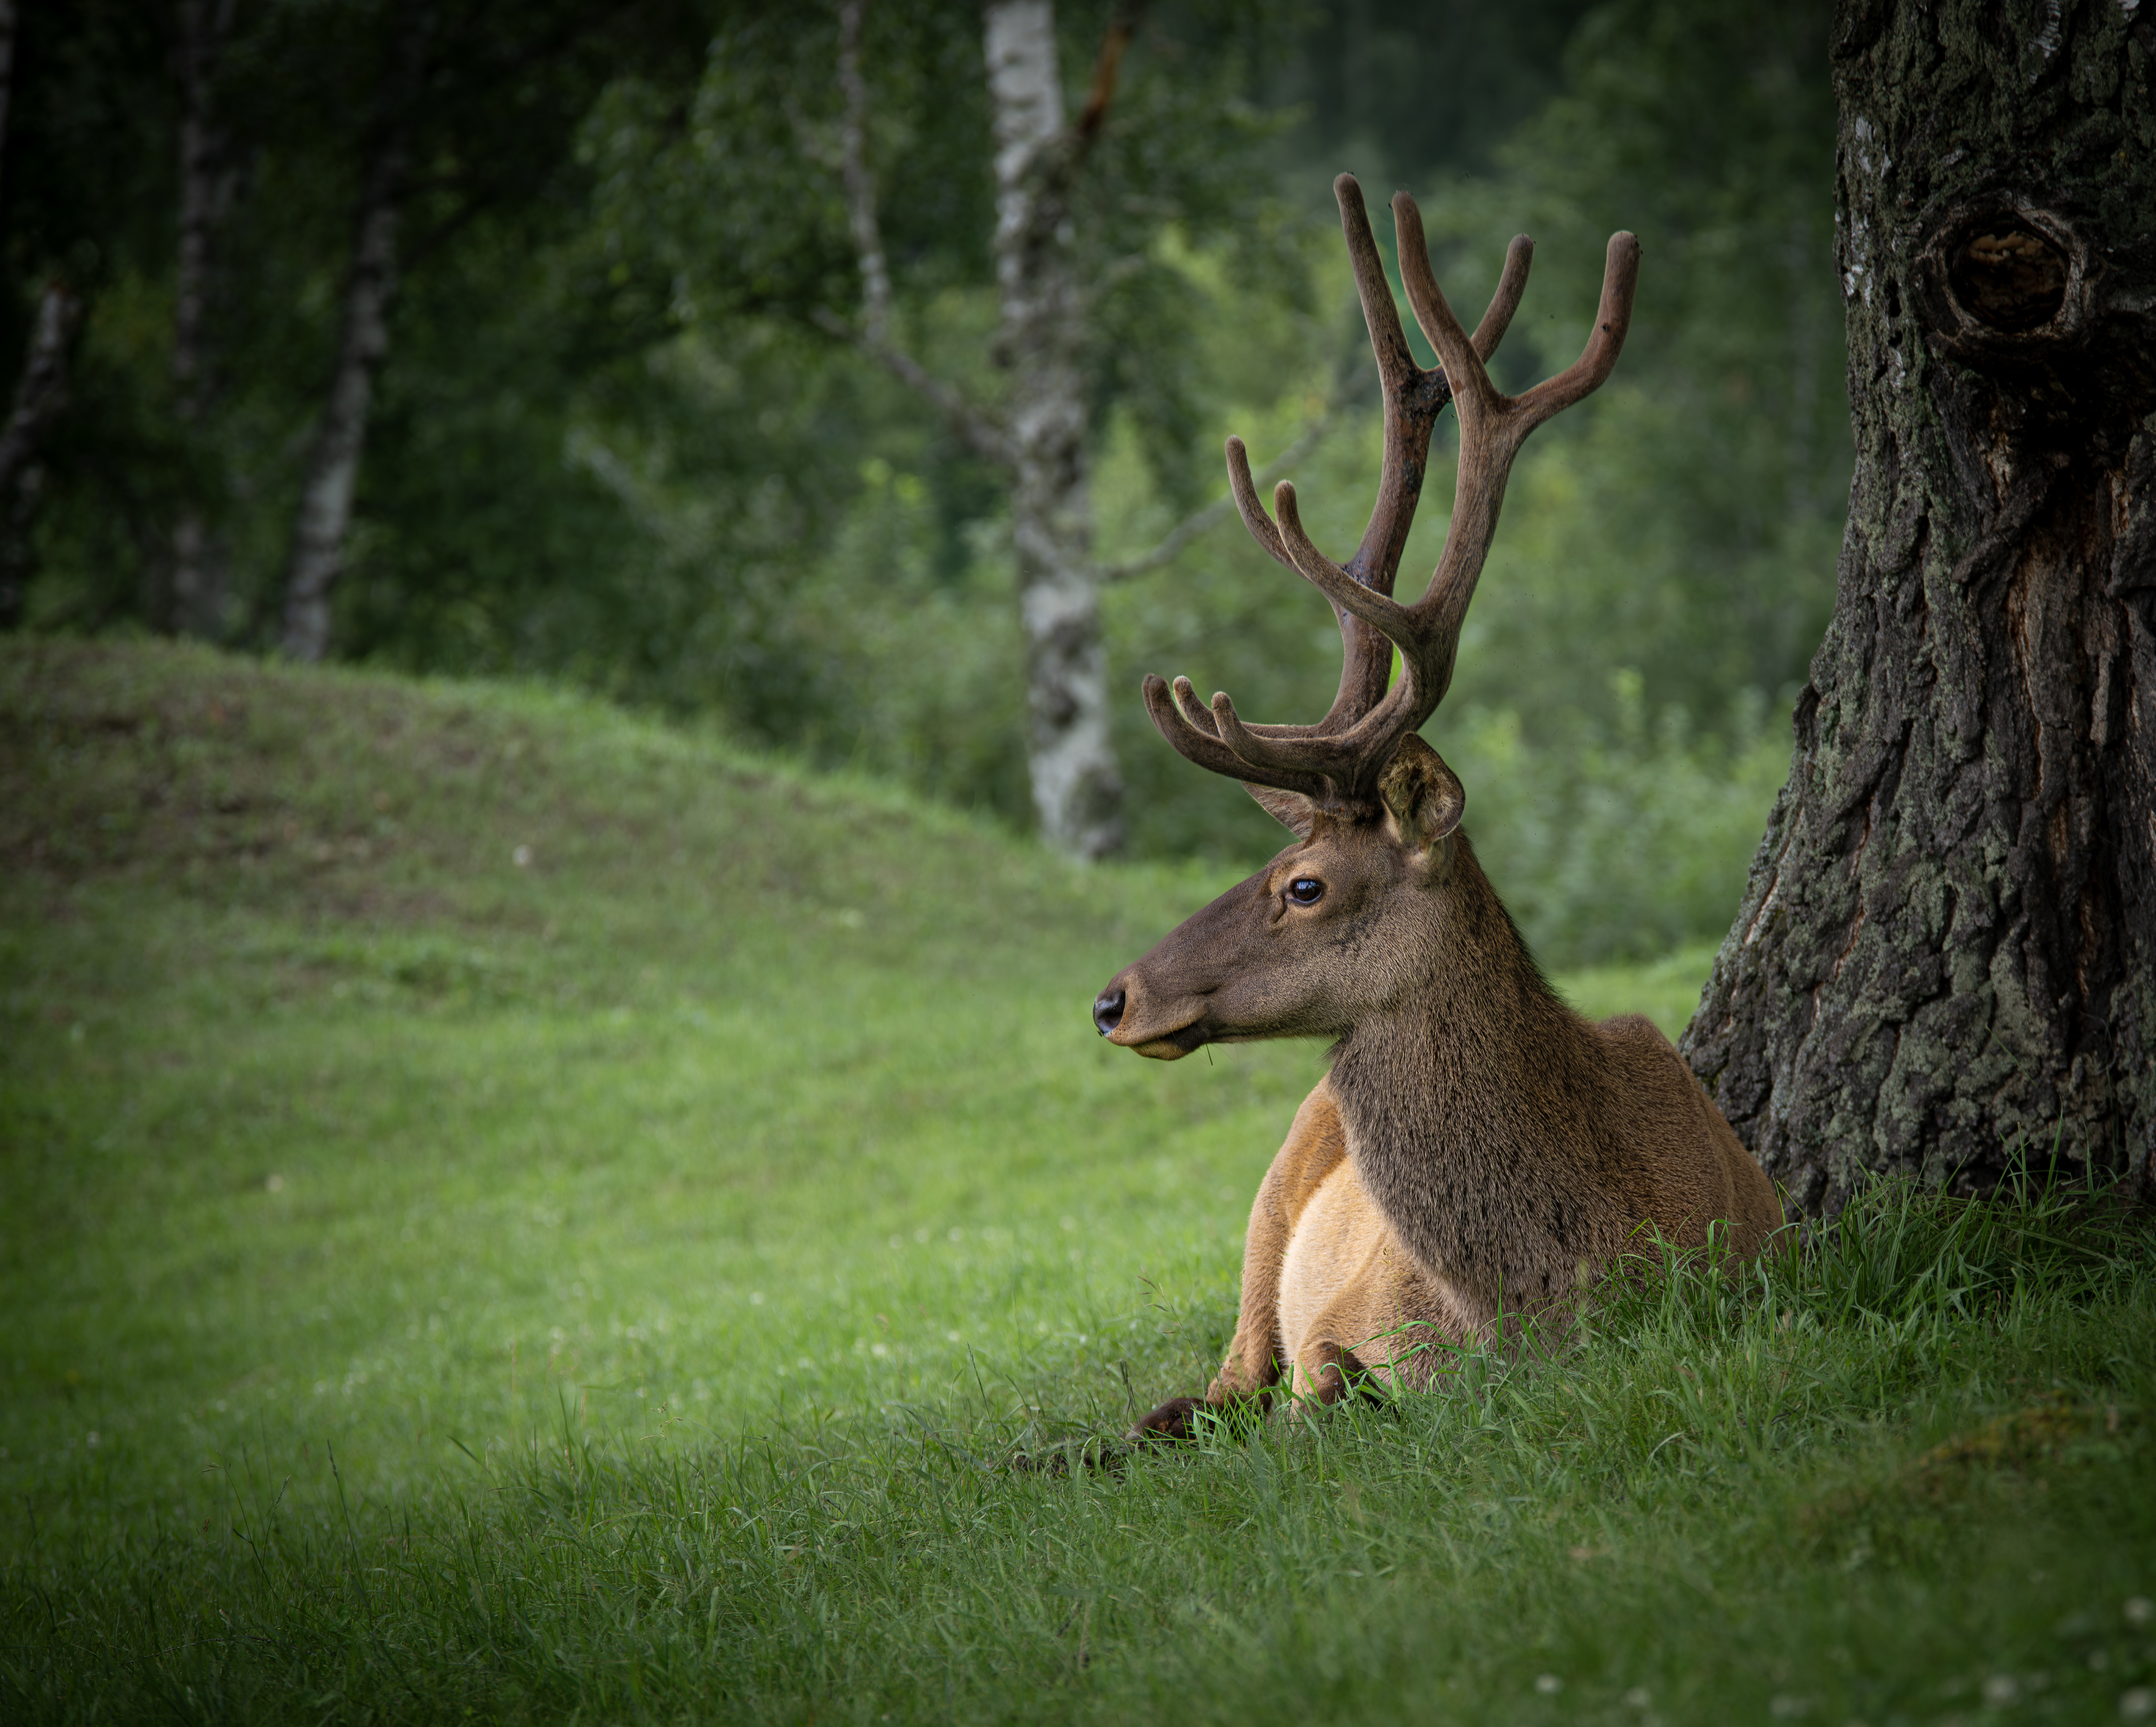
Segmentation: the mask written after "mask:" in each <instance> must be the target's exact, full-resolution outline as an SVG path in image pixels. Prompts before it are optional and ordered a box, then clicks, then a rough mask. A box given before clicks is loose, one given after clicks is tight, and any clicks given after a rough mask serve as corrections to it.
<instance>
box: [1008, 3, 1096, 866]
mask: <svg viewBox="0 0 2156 1727" xmlns="http://www.w3.org/2000/svg"><path fill="white" fill-rule="evenodd" d="M985 46H986V50H987V59H988V93H989V95H990V98H991V100H992V101H993V106H994V112H995V146H996V162H995V167H996V240H995V256H996V284H997V288H998V293H999V296H1000V300H1001V311H1002V321H1001V327H1000V329H999V330H998V335H997V345H996V357H997V360H998V363H999V364H1000V365H1002V366H1004V368H1007V369H1008V370H1009V373H1010V374H1011V389H1010V393H1009V402H1010V409H1009V417H1008V419H1009V436H1010V443H1011V445H1013V468H1014V473H1013V481H1014V483H1013V486H1012V491H1011V533H1012V539H1013V542H1014V547H1015V549H1016V553H1017V559H1018V583H1019V614H1020V617H1021V619H1022V620H1023V623H1024V629H1025V638H1026V654H1027V664H1026V680H1027V696H1028V711H1029V724H1028V738H1027V744H1028V758H1029V768H1030V770H1031V774H1032V781H1033V801H1034V808H1035V810H1037V811H1038V812H1039V818H1040V829H1041V835H1042V837H1043V838H1045V840H1047V841H1048V843H1049V844H1050V846H1054V847H1055V848H1056V849H1057V850H1058V851H1063V852H1065V853H1067V854H1069V855H1070V856H1075V857H1081V858H1089V859H1090V858H1099V857H1105V856H1108V855H1109V854H1111V853H1112V852H1114V851H1117V850H1118V849H1120V847H1121V846H1122V840H1123V828H1122V794H1123V786H1122V775H1121V774H1119V773H1118V772H1117V771H1116V757H1115V751H1114V748H1113V746H1112V744H1111V742H1110V738H1109V732H1108V712H1107V660H1106V653H1105V651H1104V650H1103V647H1102V645H1101V607H1100V594H1099V589H1098V583H1097V581H1096V573H1095V570H1094V568H1093V558H1092V537H1093V532H1092V506H1091V499H1090V497H1089V496H1088V493H1087V490H1086V400H1085V379H1084V375H1083V373H1082V370H1081V364H1080V360H1081V347H1082V341H1083V332H1084V316H1085V308H1084V302H1083V296H1082V294H1081V289H1080V286H1079V282H1078V276H1077V270H1076V265H1075V260H1074V258H1073V257H1072V245H1071V231H1070V209H1069V201H1068V187H1069V177H1070V163H1071V161H1072V150H1073V140H1072V139H1071V137H1070V135H1069V133H1068V132H1067V131H1066V130H1065V126H1064V120H1063V93H1062V85H1061V80H1060V73H1059V70H1058V68H1057V64H1056V54H1055V7H1054V5H1053V4H1052V3H1051V0H996V3H993V4H991V5H989V6H988V8H987V12H986V30H985Z"/></svg>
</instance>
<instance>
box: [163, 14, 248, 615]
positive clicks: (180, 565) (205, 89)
mask: <svg viewBox="0 0 2156 1727" xmlns="http://www.w3.org/2000/svg"><path fill="white" fill-rule="evenodd" d="M233 7H234V0H182V3H181V6H180V68H179V69H180V234H179V249H178V254H177V259H176V260H175V262H174V265H173V272H172V274H173V282H172V411H173V414H174V416H175V417H176V418H177V419H178V421H179V423H180V425H181V428H182V434H183V435H184V436H185V437H187V439H189V440H190V441H193V439H197V438H198V437H199V436H200V434H201V431H202V424H203V419H204V417H205V415H206V414H207V411H208V404H209V401H210V398H211V397H212V396H213V394H214V393H215V379H214V378H213V368H212V366H211V363H210V358H209V353H208V345H207V341H206V334H205V330H204V321H205V316H204V315H205V312H206V311H207V308H208V296H209V280H210V269H211V257H210V254H211V247H212V244H213V240H214V239H215V235H216V230H217V228H218V224H219V223H220V222H221V220H222V219H223V215H224V213H225V211H226V209H227V208H228V206H229V204H230V203H231V197H232V182H231V176H230V173H229V172H228V162H227V160H226V154H227V152H226V149H225V137H224V133H223V128H222V127H221V126H218V123H217V120H216V116H215V115H214V113H213V111H212V106H211V99H212V95H213V89H214V85H215V80H216V76H217V62H218V54H219V52H220V50H221V49H223V45H224V39H225V36H226V34H227V33H228V31H229V30H230V28H231V27H232V14H233ZM170 586H171V592H170V595H169V611H168V613H167V619H166V622H167V625H168V627H170V628H171V629H172V630H174V631H176V632H177V633H179V634H182V635H206V636H216V635H221V634H223V616H224V582H223V560H222V559H221V558H219V557H218V552H217V548H216V547H215V546H214V544H213V542H212V539H211V537H210V534H209V531H208V527H207V525H206V524H205V522H204V521H203V511H202V506H201V503H200V501H198V499H196V498H194V497H193V496H190V497H188V498H187V499H186V500H185V501H183V502H182V504H181V506H180V507H179V510H178V512H177V514H176V515H175V517H173V521H172V574H171V583H170Z"/></svg>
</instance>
